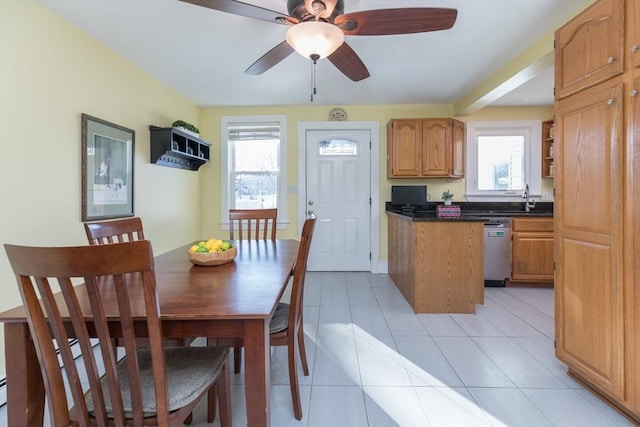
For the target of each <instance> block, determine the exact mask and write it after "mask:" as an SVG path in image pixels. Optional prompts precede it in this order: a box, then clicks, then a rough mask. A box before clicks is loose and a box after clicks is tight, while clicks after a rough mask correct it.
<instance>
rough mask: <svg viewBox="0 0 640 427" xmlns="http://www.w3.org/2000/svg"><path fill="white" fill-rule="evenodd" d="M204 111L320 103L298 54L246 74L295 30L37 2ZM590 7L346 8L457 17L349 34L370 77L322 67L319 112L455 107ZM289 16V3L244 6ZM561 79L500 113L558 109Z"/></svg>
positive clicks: (106, 1) (429, 0)
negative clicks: (357, 78) (387, 32)
mask: <svg viewBox="0 0 640 427" xmlns="http://www.w3.org/2000/svg"><path fill="white" fill-rule="evenodd" d="M40 1H41V3H43V4H44V5H46V6H47V7H49V8H50V9H51V10H53V11H54V12H56V13H57V14H59V15H61V16H62V17H64V18H65V19H67V20H69V21H70V22H72V23H73V24H74V25H76V26H78V27H79V28H81V29H82V30H83V31H85V32H86V33H88V34H90V35H91V36H93V37H94V38H96V39H97V40H99V41H100V42H102V43H103V44H105V45H106V46H108V47H110V48H111V49H113V50H114V51H116V52H118V53H119V54H120V55H122V56H124V57H125V58H128V59H129V60H130V61H132V62H133V63H135V64H137V65H138V66H140V67H141V68H142V69H144V70H146V71H147V72H149V73H150V74H152V75H154V76H155V77H156V78H158V79H159V80H161V81H162V82H164V83H165V84H166V85H168V86H169V87H171V88H173V89H174V90H175V91H177V92H178V93H180V94H182V95H184V96H185V97H187V98H188V99H190V100H191V101H192V102H194V103H195V104H197V105H199V106H254V105H312V104H311V103H310V89H311V77H310V76H311V61H310V60H308V59H306V58H303V57H301V56H300V55H298V54H295V53H294V54H293V55H291V56H289V57H288V58H286V59H285V60H284V61H282V62H281V63H279V64H277V65H276V66H274V67H273V68H271V69H270V70H268V71H266V72H265V73H264V74H261V75H257V76H256V75H246V74H244V70H245V69H246V68H247V67H249V65H251V64H252V63H253V62H254V61H255V60H256V59H258V58H259V57H260V56H262V55H263V54H264V53H266V52H267V51H268V50H269V49H271V48H272V47H274V46H275V45H277V44H278V43H280V42H281V41H283V40H284V37H285V33H286V30H287V27H286V26H284V25H278V24H271V23H268V22H264V21H258V20H253V19H249V18H245V17H241V16H236V15H232V14H228V13H224V12H218V11H214V10H211V9H206V8H203V7H199V6H194V5H192V4H188V3H184V2H181V1H177V0H40ZM591 1H592V0H395V1H383V0H345V13H348V12H353V11H359V10H372V9H385V8H404V7H448V8H455V9H458V18H457V21H456V23H455V25H454V26H453V28H452V29H450V30H446V31H438V32H430V33H422V34H411V35H393V36H347V38H346V42H347V43H349V45H350V46H351V47H352V48H353V49H354V50H355V51H356V53H357V54H358V55H359V56H360V58H361V59H362V60H363V62H364V63H365V65H366V66H367V68H368V69H369V72H370V74H371V77H369V78H367V79H365V80H363V81H361V82H353V81H351V80H349V79H348V78H346V77H345V76H344V75H343V74H341V73H340V72H339V71H338V70H337V69H336V68H335V67H334V66H333V65H332V64H331V63H330V62H329V61H328V60H321V61H319V62H318V66H317V94H316V96H315V97H314V102H313V105H352V104H358V105H377V104H452V103H455V102H457V101H459V100H460V99H461V98H462V97H464V96H465V95H467V94H468V93H469V92H470V91H471V90H473V89H474V88H475V87H476V86H477V85H479V84H480V83H481V82H482V81H483V80H485V79H487V78H488V77H490V76H491V75H492V74H494V73H495V72H496V71H498V70H500V69H501V68H502V67H503V66H504V65H505V64H506V63H508V62H509V61H510V60H511V59H513V58H515V57H516V56H517V55H518V54H520V53H521V52H523V51H524V50H525V49H526V48H528V47H529V46H530V45H532V44H533V43H534V42H535V41H536V40H538V39H539V38H540V37H542V36H544V35H545V34H547V33H548V32H549V31H553V30H554V29H556V28H557V27H559V26H560V25H562V24H563V23H564V22H566V21H567V19H569V18H570V17H572V16H573V15H574V14H575V13H576V11H578V10H579V9H581V8H583V7H584V6H585V5H586V4H588V3H590V2H591ZM245 2H246V3H251V4H255V5H258V6H261V7H264V8H267V9H271V10H275V11H278V12H282V13H284V14H286V0H246V1H245ZM552 103H553V71H552V69H551V68H549V69H547V70H546V71H543V72H541V73H540V74H539V75H537V76H535V77H534V78H533V79H532V80H530V81H529V82H527V83H525V84H523V85H522V86H520V87H517V88H516V89H514V90H513V91H512V92H510V93H509V94H507V95H505V96H504V97H502V98H500V99H499V100H497V101H496V102H494V103H493V105H502V106H506V105H520V106H524V105H551V104H552Z"/></svg>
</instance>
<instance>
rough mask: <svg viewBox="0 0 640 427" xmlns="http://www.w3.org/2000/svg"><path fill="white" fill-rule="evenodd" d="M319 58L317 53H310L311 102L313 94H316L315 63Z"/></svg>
mask: <svg viewBox="0 0 640 427" xmlns="http://www.w3.org/2000/svg"><path fill="white" fill-rule="evenodd" d="M318 59H320V56H319V55H317V54H315V53H314V54H312V55H311V61H312V62H311V102H313V95H315V94H316V63H317V62H318Z"/></svg>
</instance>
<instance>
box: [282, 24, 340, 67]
mask: <svg viewBox="0 0 640 427" xmlns="http://www.w3.org/2000/svg"><path fill="white" fill-rule="evenodd" d="M287 42H288V43H289V44H290V45H291V47H292V48H294V49H295V50H296V52H298V53H299V54H300V55H302V56H304V57H305V58H310V57H311V55H318V56H319V57H320V58H326V57H327V56H329V55H331V54H332V53H333V52H335V51H336V49H338V48H339V47H340V45H342V43H343V42H344V33H343V32H342V30H341V29H340V28H338V27H336V26H335V25H333V24H329V23H328V22H323V21H308V22H300V23H299V24H296V25H294V26H293V27H291V28H289V30H288V31H287Z"/></svg>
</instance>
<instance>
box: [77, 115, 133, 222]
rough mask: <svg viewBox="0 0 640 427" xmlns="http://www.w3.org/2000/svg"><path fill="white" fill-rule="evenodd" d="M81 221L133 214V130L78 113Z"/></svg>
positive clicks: (123, 216)
mask: <svg viewBox="0 0 640 427" xmlns="http://www.w3.org/2000/svg"><path fill="white" fill-rule="evenodd" d="M81 122H82V221H83V222H84V221H96V220H103V219H112V218H125V217H130V216H133V215H134V214H133V169H134V168H133V153H134V147H135V131H133V130H131V129H127V128H125V127H123V126H120V125H116V124H114V123H110V122H108V121H106V120H102V119H99V118H97V117H93V116H90V115H88V114H85V113H82V115H81Z"/></svg>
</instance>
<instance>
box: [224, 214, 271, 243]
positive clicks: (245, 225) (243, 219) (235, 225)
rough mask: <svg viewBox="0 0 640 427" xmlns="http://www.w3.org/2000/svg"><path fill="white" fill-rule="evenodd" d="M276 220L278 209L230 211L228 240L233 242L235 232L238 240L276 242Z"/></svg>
mask: <svg viewBox="0 0 640 427" xmlns="http://www.w3.org/2000/svg"><path fill="white" fill-rule="evenodd" d="M277 218H278V209H231V210H229V238H230V239H231V240H235V237H236V234H235V232H236V231H237V232H238V240H245V239H246V240H252V239H253V240H269V239H267V237H268V236H270V239H271V240H276V221H277ZM252 231H253V233H252ZM252 236H253V237H252ZM261 237H262V238H261Z"/></svg>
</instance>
